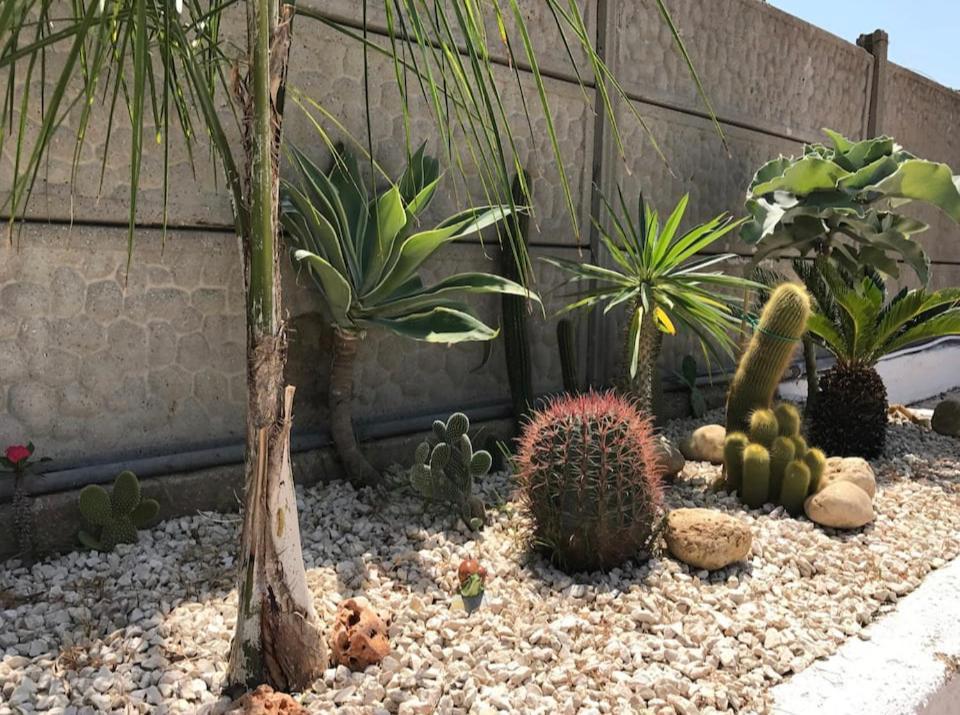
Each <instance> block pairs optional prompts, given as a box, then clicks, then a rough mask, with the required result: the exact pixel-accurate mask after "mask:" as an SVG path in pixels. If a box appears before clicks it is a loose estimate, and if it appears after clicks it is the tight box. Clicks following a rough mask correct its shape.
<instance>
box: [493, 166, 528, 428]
mask: <svg viewBox="0 0 960 715" xmlns="http://www.w3.org/2000/svg"><path fill="white" fill-rule="evenodd" d="M524 187H526V190H524ZM529 190H530V175H529V174H528V173H527V172H526V171H524V172H523V182H522V183H521V181H520V175H519V174H518V175H517V176H516V177H514V179H513V203H514V204H515V205H516V206H529V205H530V200H531V196H530V194H529ZM507 227H508V229H507V230H509V231H511V232H512V233H513V234H514V236H513V238H512V239H511V240H509V241H504V242H503V244H504V247H503V250H502V251H501V252H500V264H501V266H500V270H501V271H502V272H503V277H504V278H509V279H510V280H512V281H514V282H515V283H521V284H524V285H526V282H525V281H524V280H523V278H524V273H525V271H524V268H523V263H522V258H521V257H520V256H517V254H516V248H515V246H518V245H520V243H523V244H526V245H529V242H530V214H529V212H517V213H515V214H513V215H512V216H511V217H510V218H508V219H507ZM500 310H501V312H502V313H503V346H504V354H505V356H506V361H507V379H508V381H509V383H510V400H511V402H512V403H513V418H514V421H515V422H516V424H517V427H518V429H519V426H520V422H521V420H522V419H523V418H524V417H525V416H526V415H527V414H528V413H529V411H530V408H531V406H532V405H533V373H532V368H531V366H530V339H529V337H528V336H527V300H526V298H524V297H523V296H520V295H507V294H506V293H504V294H503V295H502V296H501V297H500Z"/></svg>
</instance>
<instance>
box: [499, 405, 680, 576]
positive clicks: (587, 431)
mask: <svg viewBox="0 0 960 715" xmlns="http://www.w3.org/2000/svg"><path fill="white" fill-rule="evenodd" d="M519 441H520V445H519V450H518V454H517V458H516V469H517V478H518V481H519V484H520V488H521V494H522V498H523V503H524V506H525V508H526V510H527V512H528V514H529V516H530V517H531V519H532V521H533V539H534V543H535V544H536V545H537V546H538V547H540V548H542V549H543V550H545V551H546V552H548V553H549V554H550V556H551V558H552V560H553V561H554V563H556V564H557V565H558V566H559V567H560V568H562V569H564V570H565V571H568V572H570V573H576V572H578V571H594V570H604V569H610V568H613V567H614V566H618V565H619V564H621V563H623V562H624V561H626V560H628V559H630V558H633V557H635V556H637V555H638V554H639V553H640V552H641V551H644V550H646V549H648V548H649V547H650V545H651V541H652V539H653V537H654V535H655V532H656V525H657V523H658V521H659V519H660V516H661V511H662V501H663V490H662V487H661V486H660V478H661V476H662V474H663V465H662V464H661V463H660V461H659V457H658V452H657V450H656V438H655V436H654V432H653V419H652V417H651V416H648V415H641V414H640V413H639V412H638V411H637V409H636V408H635V407H634V406H633V404H631V403H630V402H629V401H627V400H625V399H624V398H622V397H619V396H617V395H616V394H614V393H613V392H605V393H600V394H598V393H596V392H592V391H591V392H588V393H585V394H582V395H566V396H563V397H559V398H557V399H555V400H553V401H551V402H550V403H549V404H548V405H547V406H546V407H545V408H544V409H542V410H539V411H537V412H535V413H534V414H533V415H532V416H531V417H530V419H529V421H528V423H527V425H526V426H525V428H524V431H523V434H522V435H521V437H520V440H519Z"/></svg>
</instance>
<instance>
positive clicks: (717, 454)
mask: <svg viewBox="0 0 960 715" xmlns="http://www.w3.org/2000/svg"><path fill="white" fill-rule="evenodd" d="M726 436H727V430H726V428H725V427H724V426H723V425H703V426H702V427H697V429H695V430H694V431H693V434H691V435H690V436H689V437H687V438H686V439H685V440H683V442H681V443H680V451H681V452H682V453H683V456H684V457H686V458H687V459H689V460H691V461H694V462H710V463H711V464H723V440H724V439H726Z"/></svg>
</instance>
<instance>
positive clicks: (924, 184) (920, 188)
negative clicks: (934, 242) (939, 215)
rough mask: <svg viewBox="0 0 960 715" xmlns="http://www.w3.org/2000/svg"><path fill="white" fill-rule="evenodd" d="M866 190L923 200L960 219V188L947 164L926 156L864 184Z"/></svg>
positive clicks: (955, 218) (958, 220)
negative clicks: (871, 182) (930, 159)
mask: <svg viewBox="0 0 960 715" xmlns="http://www.w3.org/2000/svg"><path fill="white" fill-rule="evenodd" d="M864 191H873V192H877V193H879V194H881V195H883V196H897V197H900V198H905V199H912V200H914V201H923V202H925V203H928V204H932V205H933V206H936V207H938V208H940V209H941V210H943V211H944V212H945V213H946V214H947V215H948V216H950V218H952V219H953V220H954V221H957V222H960V188H958V186H957V181H956V177H954V176H953V174H952V173H951V171H950V167H948V166H947V165H946V164H938V163H936V162H933V161H925V160H923V159H911V160H908V161H905V162H904V163H903V164H901V165H900V167H899V168H898V169H897V171H896V172H894V173H893V174H891V175H889V176H887V177H886V178H884V179H882V180H881V181H879V182H877V183H875V184H871V185H868V186H865V187H864Z"/></svg>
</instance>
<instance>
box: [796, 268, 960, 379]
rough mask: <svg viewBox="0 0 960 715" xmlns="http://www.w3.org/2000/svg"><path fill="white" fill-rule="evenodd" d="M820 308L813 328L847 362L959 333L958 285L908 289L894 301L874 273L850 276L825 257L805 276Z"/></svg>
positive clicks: (865, 361) (869, 361)
mask: <svg viewBox="0 0 960 715" xmlns="http://www.w3.org/2000/svg"><path fill="white" fill-rule="evenodd" d="M804 278H805V282H806V283H807V284H808V287H809V289H810V291H811V293H812V294H813V296H814V298H815V300H816V304H817V310H816V312H815V313H814V314H813V316H811V318H810V323H809V326H808V327H809V330H810V332H811V333H812V334H813V335H814V336H815V337H816V338H817V339H818V340H819V341H820V342H821V343H822V344H823V345H824V346H825V347H826V348H827V349H828V350H830V352H832V353H833V354H834V356H835V357H836V358H837V362H838V363H840V364H843V365H848V366H872V365H875V364H876V363H877V361H878V360H880V358H882V357H883V356H884V355H888V354H890V353H892V352H895V351H897V350H901V349H903V348H907V347H910V346H911V345H914V344H916V343H919V342H922V341H924V340H930V339H933V338H941V337H945V336H947V335H960V288H946V289H944V290H938V291H926V290H908V289H906V288H904V289H903V290H901V291H900V292H899V293H897V294H896V295H895V296H894V297H893V298H892V299H890V300H889V301H888V300H887V292H886V289H885V287H884V284H883V282H882V280H880V279H879V278H878V277H877V276H876V275H872V276H870V275H868V276H865V277H861V278H857V279H851V278H850V277H849V276H844V275H843V274H842V273H841V272H840V271H838V270H837V269H836V268H834V267H833V266H832V265H831V264H829V263H827V262H825V261H823V262H820V264H819V265H818V266H817V269H816V270H812V271H810V272H809V274H808V275H807V276H805V277H804Z"/></svg>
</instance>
